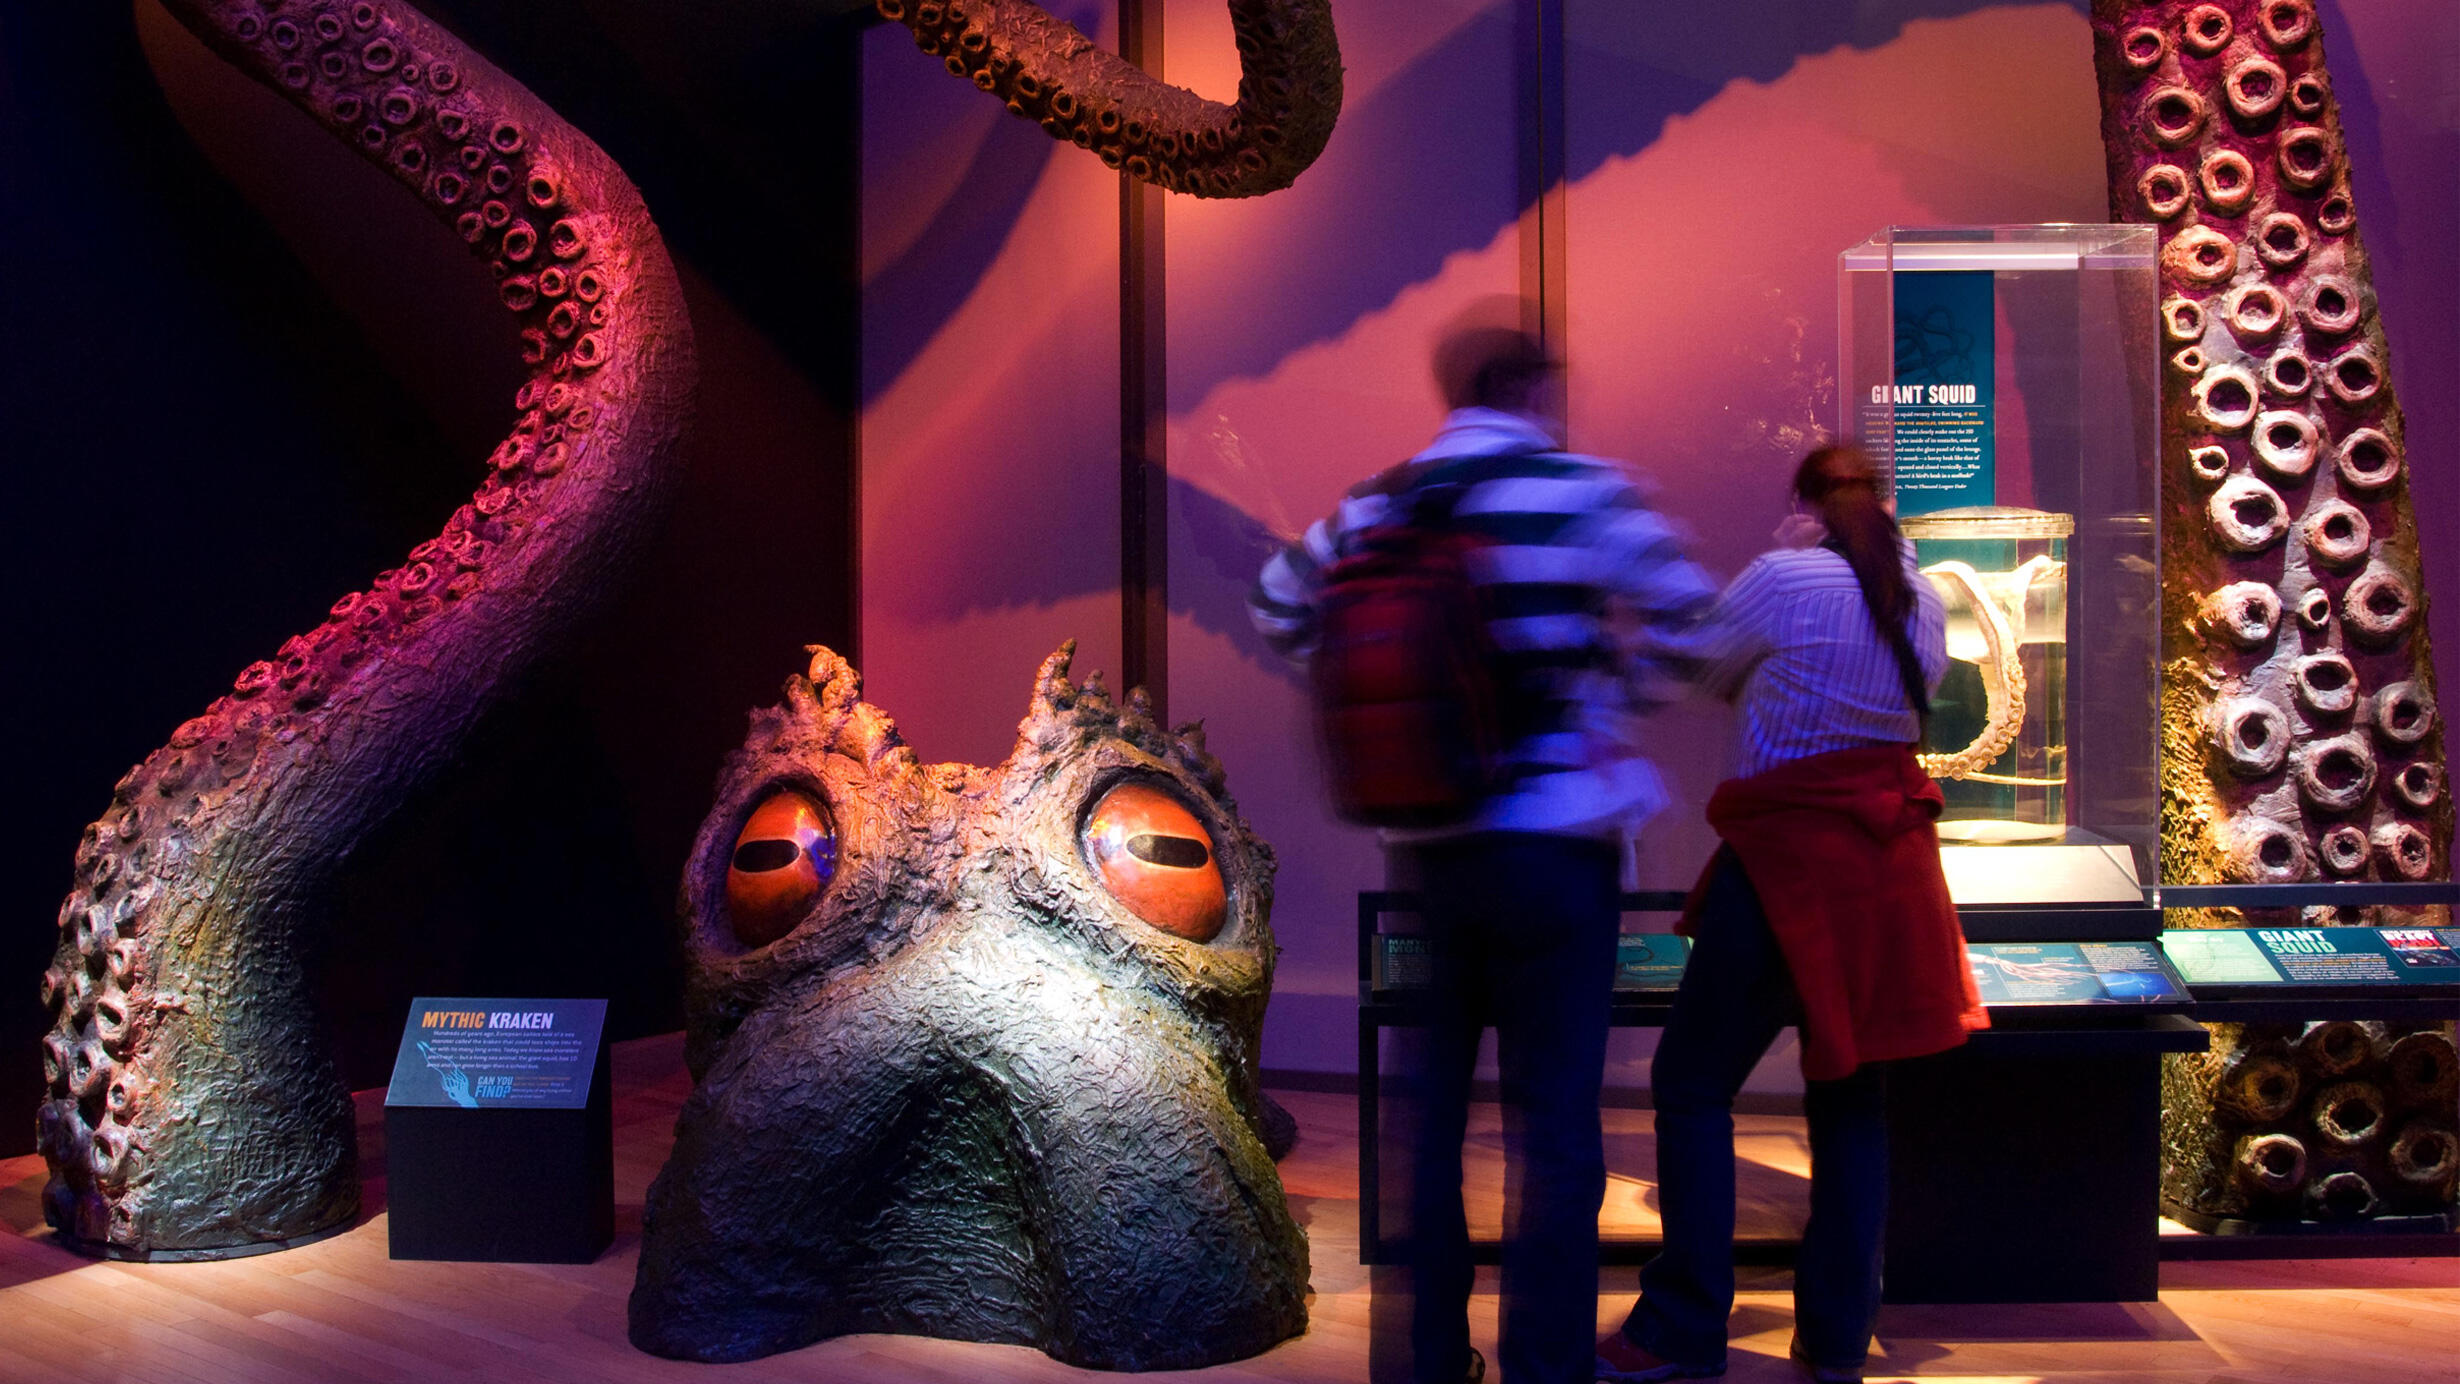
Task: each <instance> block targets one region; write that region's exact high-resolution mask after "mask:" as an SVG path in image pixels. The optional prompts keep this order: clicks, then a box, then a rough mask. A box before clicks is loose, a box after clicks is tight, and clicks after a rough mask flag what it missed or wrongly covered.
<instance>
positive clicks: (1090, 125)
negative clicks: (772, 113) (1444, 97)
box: [879, 0, 1341, 197]
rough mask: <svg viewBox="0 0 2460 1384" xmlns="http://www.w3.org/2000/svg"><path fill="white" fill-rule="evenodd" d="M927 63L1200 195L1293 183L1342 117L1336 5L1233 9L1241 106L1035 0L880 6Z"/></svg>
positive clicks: (1314, 1)
mask: <svg viewBox="0 0 2460 1384" xmlns="http://www.w3.org/2000/svg"><path fill="white" fill-rule="evenodd" d="M879 6H880V13H881V14H883V15H886V16H887V17H888V18H890V19H893V20H896V21H897V22H899V23H901V24H903V25H905V26H906V27H907V28H909V29H911V30H913V31H914V41H915V42H916V43H917V44H919V45H921V47H922V50H923V51H924V52H926V53H934V54H938V55H939V56H941V57H942V58H944V59H946V60H947V64H948V70H949V71H950V72H952V73H955V74H956V75H958V76H960V77H969V78H971V79H972V80H973V83H974V85H976V86H978V87H981V88H982V89H983V90H985V91H988V92H990V93H992V94H993V95H995V96H997V97H999V98H1000V99H1001V100H1002V101H1005V102H1006V103H1007V104H1008V109H1009V110H1011V111H1014V112H1015V113H1016V114H1018V115H1021V116H1023V117H1025V118H1026V119H1028V120H1032V121H1035V122H1037V123H1039V124H1040V125H1041V126H1042V128H1043V129H1045V130H1047V131H1049V132H1050V133H1051V135H1052V136H1053V137H1054V138H1057V139H1064V140H1069V141H1072V142H1073V143H1075V144H1076V145H1077V146H1078V147H1080V148H1085V149H1091V150H1093V151H1094V152H1095V153H1097V154H1100V155H1101V156H1102V161H1103V162H1104V163H1107V164H1109V165H1110V166H1111V167H1113V168H1119V169H1124V170H1125V171H1126V172H1127V173H1128V174H1129V175H1130V176H1132V177H1135V178H1138V179H1141V180H1143V181H1145V182H1149V183H1155V184H1158V185H1159V186H1162V187H1166V188H1169V189H1171V190H1172V191H1174V192H1184V193H1187V194H1189V195H1191V196H1196V197H1254V196H1258V195H1260V194H1262V193H1267V192H1272V191H1275V190H1277V189H1279V188H1285V187H1288V186H1289V185H1290V184H1291V182H1292V181H1294V180H1295V179H1296V178H1297V177H1298V175H1299V174H1301V173H1303V172H1305V171H1306V169H1307V165H1309V164H1311V163H1313V162H1315V157H1316V155H1318V154H1320V153H1322V152H1323V151H1324V142H1325V141H1326V140H1328V139H1330V138H1332V128H1333V121H1334V119H1335V118H1336V117H1338V116H1339V115H1340V114H1341V48H1340V44H1339V42H1338V41H1337V40H1336V39H1335V37H1334V35H1333V23H1332V6H1331V0H1231V4H1230V28H1231V32H1232V33H1233V34H1234V35H1236V37H1237V41H1238V49H1239V99H1238V104H1236V105H1232V106H1225V105H1222V104H1221V103H1220V102H1218V101H1207V100H1205V99H1204V98H1203V97H1201V96H1198V95H1196V94H1195V93H1194V92H1192V91H1189V90H1187V89H1186V88H1184V87H1175V86H1171V85H1170V84H1168V83H1166V82H1163V81H1161V80H1159V79H1157V78H1155V77H1152V76H1150V75H1148V74H1147V73H1145V72H1143V71H1142V70H1140V69H1138V68H1137V67H1136V66H1135V65H1134V64H1132V63H1129V62H1128V61H1126V60H1125V59H1123V58H1121V57H1119V56H1118V55H1116V54H1113V53H1108V52H1104V51H1103V50H1102V49H1099V48H1096V47H1094V45H1093V40H1091V39H1089V38H1087V37H1085V35H1084V34H1083V33H1082V32H1081V31H1079V30H1078V29H1077V28H1076V26H1075V25H1073V24H1069V23H1067V22H1066V21H1064V20H1060V19H1056V18H1053V17H1052V16H1051V15H1050V14H1049V13H1048V12H1047V11H1045V10H1044V9H1043V8H1042V7H1041V6H1040V5H1035V4H1031V3H1028V0H879Z"/></svg>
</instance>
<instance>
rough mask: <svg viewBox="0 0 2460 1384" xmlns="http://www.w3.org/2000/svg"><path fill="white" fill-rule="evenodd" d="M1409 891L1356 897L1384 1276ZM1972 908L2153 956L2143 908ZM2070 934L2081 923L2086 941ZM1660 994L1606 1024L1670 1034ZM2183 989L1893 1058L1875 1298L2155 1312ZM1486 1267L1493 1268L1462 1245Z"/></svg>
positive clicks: (1376, 1254) (1374, 1195)
mask: <svg viewBox="0 0 2460 1384" xmlns="http://www.w3.org/2000/svg"><path fill="white" fill-rule="evenodd" d="M1683 897H1684V896H1683V895H1681V894H1679V893H1672V892H1659V893H1647V894H1626V895H1624V896H1623V900H1622V906H1623V911H1624V912H1625V913H1626V914H1631V913H1659V914H1668V913H1674V912H1677V911H1679V910H1680V909H1681V907H1682V904H1683ZM1416 903H1417V900H1416V898H1415V896H1414V895H1411V894H1407V893H1403V892H1400V891H1391V890H1377V891H1368V892H1364V893H1361V894H1360V895H1359V898H1358V925H1359V944H1358V975H1359V1010H1358V1043H1359V1065H1358V1072H1359V1082H1358V1120H1359V1257H1360V1260H1361V1262H1363V1263H1367V1264H1391V1263H1395V1262H1398V1260H1399V1258H1400V1255H1399V1247H1398V1246H1396V1245H1394V1244H1391V1243H1389V1242H1387V1241H1386V1240H1385V1239H1384V1238H1383V1236H1382V1234H1381V1232H1380V1221H1381V1214H1380V1211H1381V1209H1380V1205H1379V1203H1380V1195H1381V1186H1382V1177H1381V1164H1382V1160H1383V1158H1384V1157H1386V1156H1388V1153H1389V1151H1387V1150H1384V1149H1382V1148H1381V1147H1380V1145H1381V1143H1382V1142H1383V1141H1382V1138H1381V1122H1380V1113H1379V1106H1380V1104H1381V1098H1382V1071H1381V1067H1382V1063H1381V1047H1382V1044H1381V1032H1382V1030H1383V1029H1385V1028H1389V1027H1395V1026H1401V1025H1408V1024H1413V1023H1420V1022H1424V1020H1423V1018H1422V1017H1421V1016H1420V1015H1419V1014H1418V1013H1417V1012H1416V1006H1415V1005H1414V1004H1413V1002H1412V999H1411V996H1410V995H1409V993H1408V992H1407V990H1406V989H1405V988H1399V987H1379V985H1378V983H1377V977H1378V975H1379V972H1378V969H1377V959H1378V949H1379V947H1380V946H1382V944H1383V938H1382V935H1381V928H1380V920H1381V919H1382V918H1383V917H1384V916H1385V915H1387V914H1396V913H1408V912H1410V911H1412V910H1413V909H1414V908H1415V906H1416ZM2088 911H2089V913H2090V915H2091V916H2090V917H2089V918H2087V919H2083V920H2079V918H2078V916H2077V914H2078V912H2079V910H2076V909H2074V908H2070V907H2055V908H2044V909H2038V910H2027V909H2023V908H2004V907H2002V908H1991V909H1987V910H1980V909H1976V910H1970V911H1968V912H1966V913H1965V914H1964V915H1963V916H1964V921H1965V926H1966V931H1967V933H1968V935H1970V936H1972V937H1973V938H1974V940H1975V941H1976V942H1984V941H1989V942H2011V943H2021V942H2025V941H2028V940H2032V939H2045V938H2046V939H2052V940H2058V941H2071V940H2073V939H2074V938H2075V937H2076V936H2077V934H2078V933H2079V932H2081V933H2083V935H2085V936H2086V937H2091V938H2100V939H2107V940H2113V941H2115V940H2129V941H2142V942H2149V941H2150V940H2151V939H2153V938H2157V937H2158V936H2159V935H2160V930H2161V914H2160V912H2159V910H2157V909H2154V908H2147V907H2140V906H2137V907H2117V906H2114V907H2105V908H2097V909H2092V910H2088ZM2081 923H2089V926H2082V925H2080V924H2081ZM1672 1000H1673V994H1672V991H1671V990H1670V989H1667V990H1645V991H1621V990H1618V991H1617V992H1616V994H1615V997H1614V1004H1613V1009H1612V1022H1613V1023H1614V1024H1615V1025H1617V1026H1618V1027H1654V1026H1657V1025H1661V1024H1663V1023H1664V1022H1665V1020H1666V1016H1667V1014H1668V1013H1669V1012H1670V1011H1671V1008H1672ZM2192 1002H2193V1001H2192V998H2191V997H2190V996H2189V995H2187V994H2186V993H2185V992H2184V991H2183V990H2179V991H2178V992H2177V993H2175V994H2173V995H2171V996H2169V997H2167V998H2165V999H2160V1000H2155V1001H2151V1002H2146V1003H2132V1004H2124V1005H2120V1004H2110V1003H2106V1002H2103V1003H2086V1002H2079V1003H2074V1004H2055V1003H2048V1004H2045V1003H2036V1004H2024V1005H2009V1006H1994V1007H1993V1008H1992V1010H1991V1021H1992V1023H1993V1025H1994V1027H1993V1028H1992V1029H1991V1030H1990V1031H1988V1032H1985V1033H1979V1034H1976V1035H1974V1037H1973V1038H1972V1039H1971V1040H1970V1041H1969V1042H1968V1043H1967V1044H1966V1045H1965V1047H1963V1048H1961V1049H1959V1050H1957V1051H1955V1052H1952V1053H1944V1054H1941V1055H1940V1056H1938V1057H1936V1058H1925V1059H1921V1060H1918V1061H1914V1062H1906V1063H1901V1064H1898V1065H1897V1066H1896V1068H1895V1069H1894V1071H1893V1073H1892V1075H1891V1078H1890V1081H1891V1087H1890V1091H1889V1101H1888V1110H1889V1132H1890V1144H1891V1153H1890V1158H1891V1167H1892V1173H1891V1178H1890V1181H1891V1184H1892V1190H1891V1198H1890V1211H1889V1221H1888V1250H1887V1255H1888V1258H1887V1269H1886V1278H1885V1282H1886V1289H1885V1291H1886V1294H1887V1300H1888V1301H1890V1302H1938V1303H1971V1302H2058V1301H2066V1302H2085V1301H2091V1302H2130V1301H2145V1300H2149V1299H2151V1298H2153V1297H2154V1296H2155V1295H2156V1293H2157V1291H2158V1288H2159V1281H2158V1279H2159V1273H2160V1261H2161V1246H2160V1210H2159V1204H2158V1202H2159V1187H2158V1184H2157V1179H2156V1173H2157V1171H2158V1169H2159V1167H2160V1133H2161V1110H2160V1076H2161V1056H2162V1054H2164V1053H2168V1052H2190V1051H2196V1050H2200V1049H2201V1048H2203V1047H2204V1046H2205V1045H2206V1043H2207V1042H2208V1038H2207V1036H2206V1034H2205V1032H2204V1030H2203V1029H2202V1028H2201V1027H2200V1026H2199V1025H2197V1024H2195V1023H2193V1022H2191V1021H2190V1020H2189V1019H2188V1018H2187V1017H2186V1012H2187V1010H2188V1009H2189V1007H2190V1006H2191V1004H2192ZM1659 1244H1660V1242H1659V1241H1657V1240H1654V1239H1642V1238H1615V1239H1609V1240H1606V1241H1603V1242H1601V1244H1600V1245H1599V1259H1600V1262H1602V1263H1608V1264H1640V1263H1645V1262H1647V1261H1648V1259H1649V1258H1650V1257H1651V1256H1653V1255H1654V1254H1655V1253H1656V1252H1657V1249H1658V1247H1659ZM1800 1247H1801V1246H1800V1242H1799V1241H1797V1240H1792V1239H1750V1240H1738V1241H1737V1242H1736V1244H1735V1247H1734V1248H1735V1260H1736V1262H1737V1263H1742V1264H1757V1265H1790V1264H1791V1263H1793V1262H1794V1259H1795V1257H1796V1255H1797V1253H1798V1252H1799V1250H1800ZM1471 1252H1472V1254H1473V1256H1474V1257H1475V1258H1476V1259H1477V1260H1478V1262H1480V1263H1494V1262H1497V1261H1499V1260H1500V1258H1501V1252H1502V1247H1501V1246H1500V1245H1498V1244H1496V1243H1495V1242H1493V1241H1483V1242H1477V1243H1473V1244H1472V1246H1471Z"/></svg>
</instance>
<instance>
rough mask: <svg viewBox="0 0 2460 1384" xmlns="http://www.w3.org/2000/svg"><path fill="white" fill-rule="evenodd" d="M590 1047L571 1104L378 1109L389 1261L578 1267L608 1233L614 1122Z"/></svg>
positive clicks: (601, 1064)
mask: <svg viewBox="0 0 2460 1384" xmlns="http://www.w3.org/2000/svg"><path fill="white" fill-rule="evenodd" d="M607 1065H608V1064H607V1060H606V1052H605V1049H604V1047H603V1046H601V1048H600V1050H599V1053H598V1060H597V1063H596V1070H595V1071H594V1072H593V1073H592V1075H591V1077H590V1086H589V1102H588V1104H586V1105H584V1106H582V1107H580V1108H578V1109H563V1110H557V1109H506V1108H488V1109H478V1110H468V1109H462V1108H460V1107H457V1106H419V1105H410V1106H391V1105H389V1106H386V1107H385V1111H384V1166H385V1206H386V1212H387V1219H388V1222H389V1226H390V1231H391V1245H392V1257H393V1258H395V1259H469V1260H485V1261H493V1262H498V1263H524V1264H586V1263H589V1262H590V1261H591V1260H593V1259H596V1258H597V1257H598V1255H599V1253H600V1252H601V1251H603V1250H604V1249H605V1248H606V1247H607V1245H608V1243H609V1242H610V1241H612V1240H613V1239H614V1237H615V1124H614V1117H613V1101H612V1099H611V1094H610V1091H609V1087H608V1076H607Z"/></svg>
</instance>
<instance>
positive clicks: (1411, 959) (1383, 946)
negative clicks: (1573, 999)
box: [1374, 932, 1691, 992]
mask: <svg viewBox="0 0 2460 1384" xmlns="http://www.w3.org/2000/svg"><path fill="white" fill-rule="evenodd" d="M1375 941H1376V948H1375V976H1374V988H1375V989H1376V990H1378V991H1385V990H1421V989H1424V988H1426V986H1427V984H1428V983H1429V982H1430V981H1432V980H1433V979H1434V971H1433V961H1432V958H1431V957H1430V956H1429V955H1428V951H1427V939H1426V938H1425V937H1423V936H1420V935H1418V934H1416V933H1407V932H1387V933H1380V934H1378V935H1377V936H1376V939H1375ZM1690 957H1691V939H1689V938H1687V937H1682V936H1678V935H1676V934H1674V933H1671V932H1626V933H1623V934H1622V935H1621V936H1619V937H1617V938H1616V939H1615V957H1614V962H1615V964H1614V988H1615V989H1616V990H1618V991H1623V992H1631V991H1641V992H1648V991H1671V990H1673V989H1674V988H1675V987H1676V986H1678V985H1680V984H1682V981H1683V963H1684V962H1685V961H1687V960H1689V959H1690Z"/></svg>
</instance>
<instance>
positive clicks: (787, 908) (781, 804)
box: [726, 789, 837, 947]
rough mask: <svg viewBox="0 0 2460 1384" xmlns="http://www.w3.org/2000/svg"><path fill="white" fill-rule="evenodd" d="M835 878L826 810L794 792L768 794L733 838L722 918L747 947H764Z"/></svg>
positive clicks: (834, 836)
mask: <svg viewBox="0 0 2460 1384" xmlns="http://www.w3.org/2000/svg"><path fill="white" fill-rule="evenodd" d="M836 875H837V832H836V829H835V828H834V827H833V826H831V825H830V823H829V814H828V810H827V809H826V808H823V807H822V806H820V804H818V803H816V802H814V801H812V800H811V799H810V798H808V797H806V796H804V795H803V794H801V793H797V792H795V791H793V790H792V789H787V790H784V791H781V792H778V793H774V794H771V795H770V797H769V799H768V801H766V802H764V803H762V804H761V805H760V806H759V807H758V808H756V809H754V810H753V812H752V816H751V820H749V821H747V822H745V823H744V824H743V831H742V833H741V834H740V835H738V836H736V837H735V853H734V858H733V859H732V860H730V861H729V862H728V863H727V867H726V919H727V921H728V922H729V923H730V924H732V925H733V927H734V930H735V936H736V938H737V939H738V940H740V941H741V942H742V943H743V944H744V945H745V946H747V947H765V946H767V945H768V944H769V943H771V942H774V941H776V940H777V939H778V938H780V937H783V936H785V935H786V934H787V933H789V932H792V931H794V926H795V924H797V923H799V922H801V921H803V915H804V914H805V913H807V912H809V911H810V909H811V905H812V901H813V900H814V899H817V898H819V897H820V895H821V893H822V891H824V890H826V889H827V888H828V887H829V881H830V880H831V879H833V878H835V877H836Z"/></svg>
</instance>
